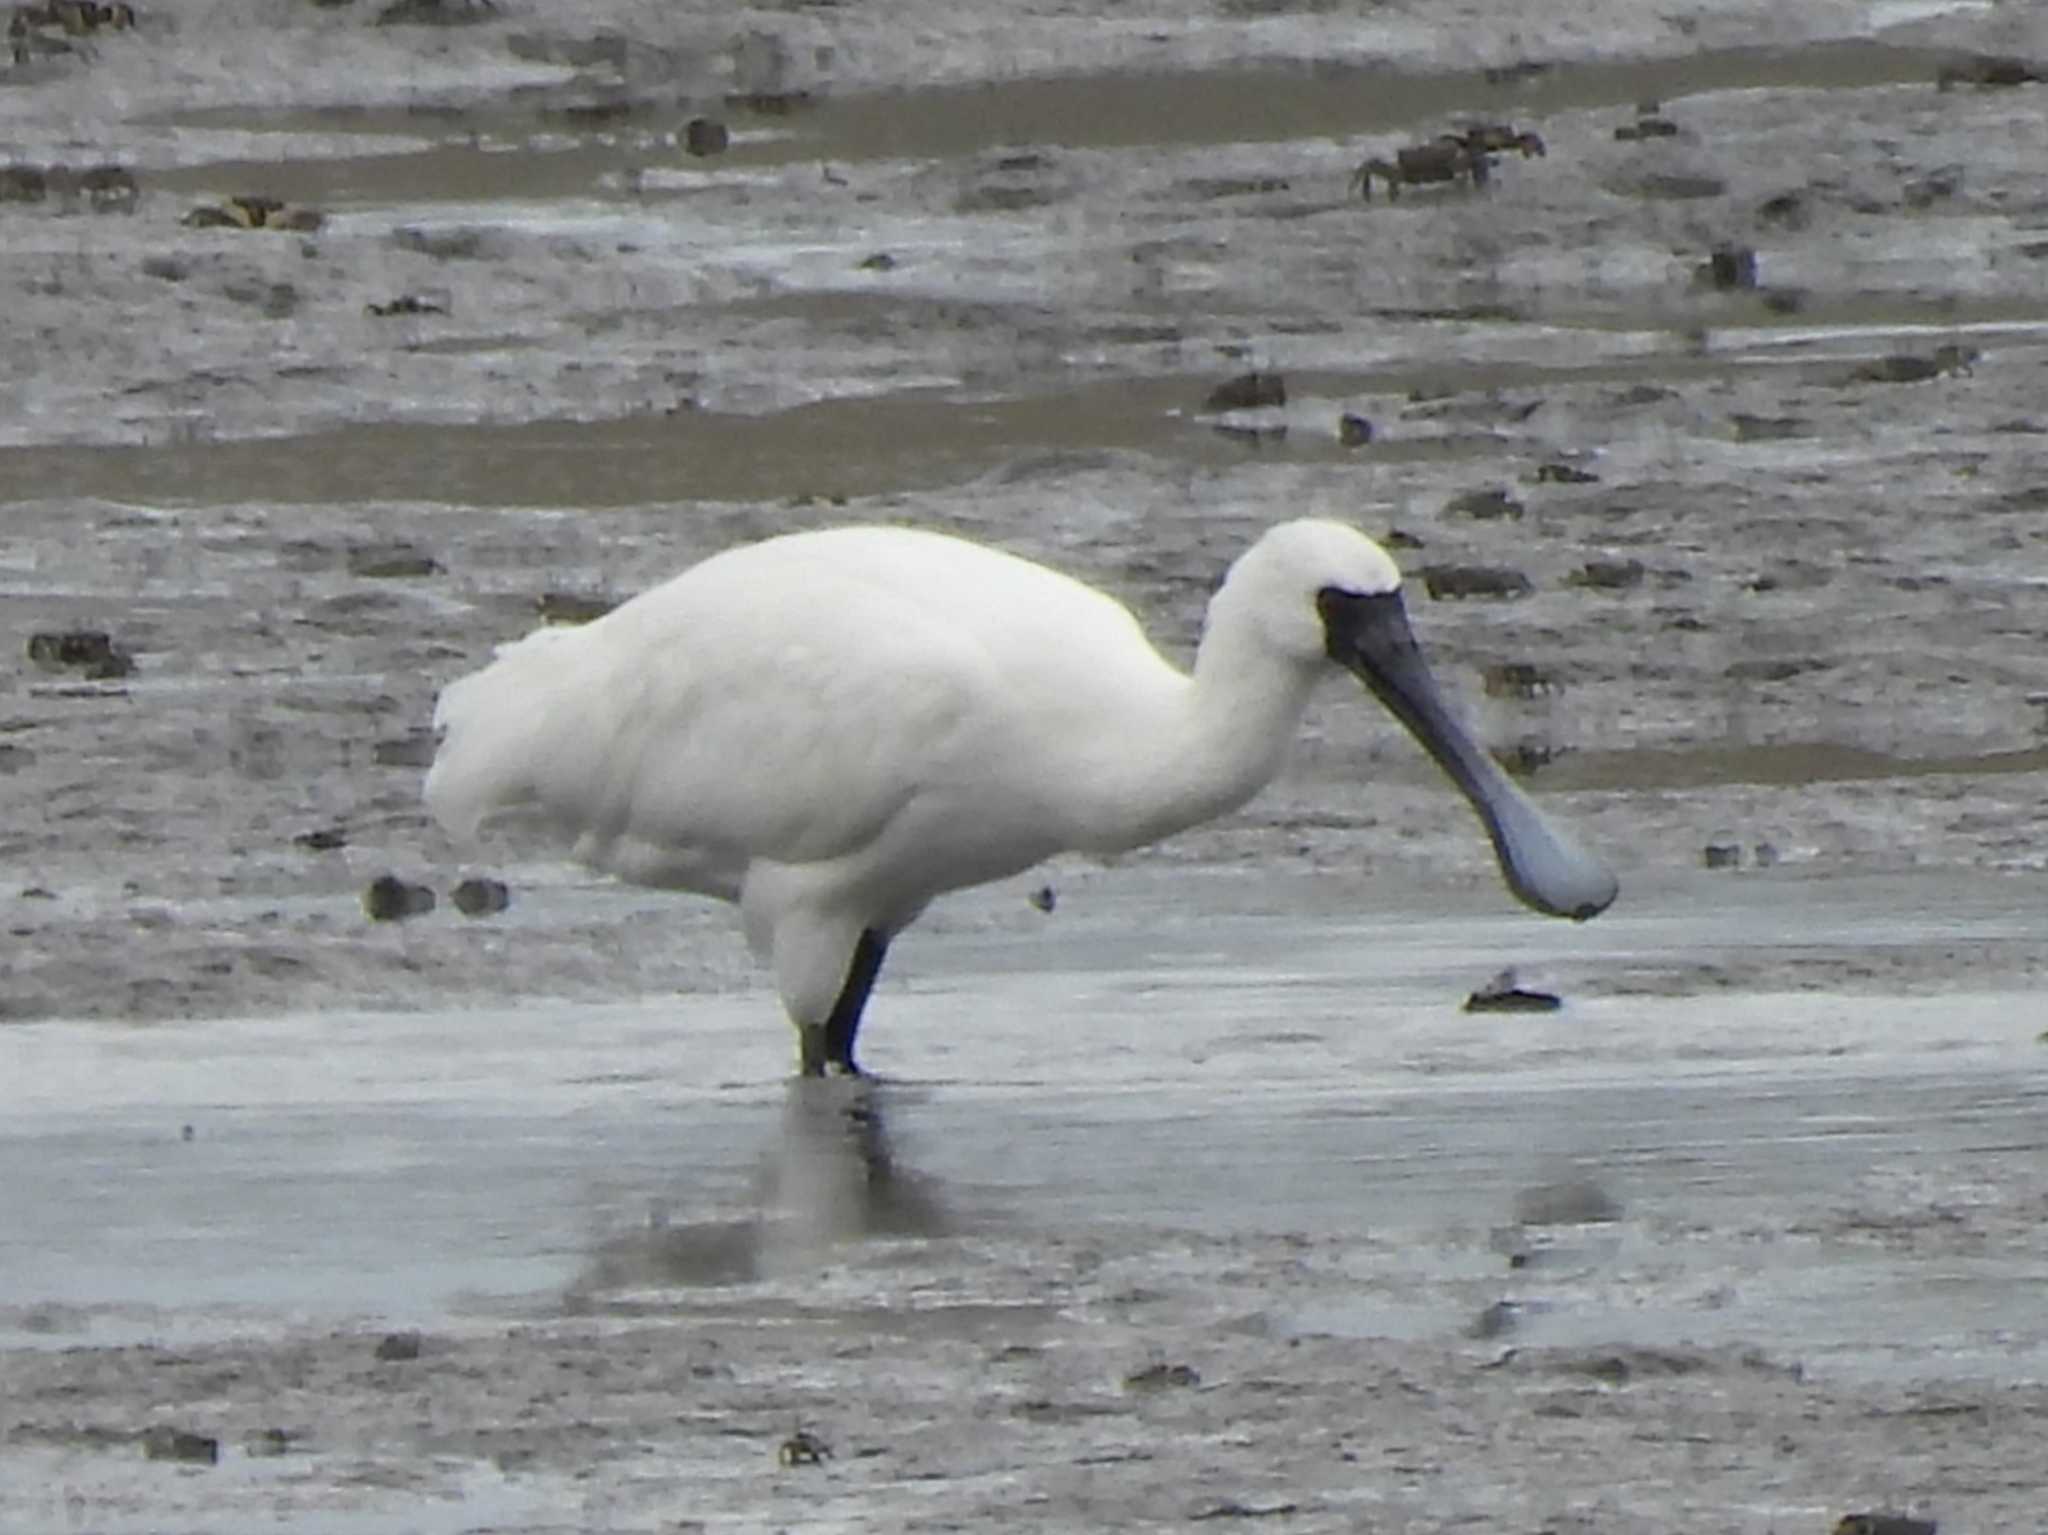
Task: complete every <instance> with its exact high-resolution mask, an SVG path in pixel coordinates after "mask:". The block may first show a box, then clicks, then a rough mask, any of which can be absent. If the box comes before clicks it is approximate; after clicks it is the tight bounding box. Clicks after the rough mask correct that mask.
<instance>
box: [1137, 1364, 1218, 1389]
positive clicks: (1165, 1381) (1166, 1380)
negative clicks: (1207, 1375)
mask: <svg viewBox="0 0 2048 1535" xmlns="http://www.w3.org/2000/svg"><path fill="white" fill-rule="evenodd" d="M1201 1383H1202V1377H1201V1376H1200V1375H1199V1374H1198V1373H1196V1371H1195V1369H1194V1367H1193V1366H1192V1365H1185V1364H1148V1365H1147V1366H1145V1368H1144V1369H1142V1370H1133V1371H1132V1372H1131V1373H1130V1374H1129V1375H1126V1376H1125V1377H1124V1390H1126V1391H1167V1390H1172V1389H1174V1388H1176V1387H1192V1386H1199V1385H1201Z"/></svg>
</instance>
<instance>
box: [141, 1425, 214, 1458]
mask: <svg viewBox="0 0 2048 1535" xmlns="http://www.w3.org/2000/svg"><path fill="white" fill-rule="evenodd" d="M142 1453H143V1454H144V1455H146V1456H148V1457H149V1458H150V1459H151V1460H182V1461H187V1462H190V1463H191V1464H193V1465H198V1466H217V1465H219V1464H220V1441H219V1440H218V1439H215V1438H213V1437H212V1436H211V1435H208V1434H192V1433H187V1432H186V1431H185V1430H184V1429H182V1428H171V1427H169V1426H168V1425H165V1424H159V1425H157V1426H156V1427H154V1428H146V1429H144V1430H143V1431H142Z"/></svg>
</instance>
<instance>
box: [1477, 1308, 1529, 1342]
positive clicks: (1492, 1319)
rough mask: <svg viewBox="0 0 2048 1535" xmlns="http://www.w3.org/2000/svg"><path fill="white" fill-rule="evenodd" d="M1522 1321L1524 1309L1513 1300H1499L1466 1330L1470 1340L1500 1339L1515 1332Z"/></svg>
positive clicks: (1481, 1313)
mask: <svg viewBox="0 0 2048 1535" xmlns="http://www.w3.org/2000/svg"><path fill="white" fill-rule="evenodd" d="M1521 1319H1522V1308H1521V1307H1520V1306H1518V1305H1516V1304H1515V1303H1514V1302H1513V1301H1511V1300H1497V1301H1495V1302H1494V1303H1493V1304H1492V1305H1491V1306H1488V1307H1487V1308H1486V1309H1485V1310H1484V1311H1482V1312H1480V1313H1479V1315H1478V1316H1476V1317H1474V1318H1473V1319H1472V1322H1471V1325H1470V1326H1468V1327H1467V1328H1466V1329H1465V1336H1466V1337H1468V1338H1479V1339H1486V1338H1499V1337H1503V1336H1505V1335H1506V1334H1508V1333H1511V1332H1513V1331H1514V1330H1515V1327H1516V1325H1517V1324H1518V1323H1519V1322H1520V1321H1521Z"/></svg>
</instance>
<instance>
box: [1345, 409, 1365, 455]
mask: <svg viewBox="0 0 2048 1535" xmlns="http://www.w3.org/2000/svg"><path fill="white" fill-rule="evenodd" d="M1337 441H1338V442H1340V443H1342V444H1343V445H1344V446H1345V447H1347V448H1362V447H1364V446H1365V445H1366V444H1367V443H1369V442H1371V441H1372V423H1371V422H1370V421H1368V420H1366V418H1365V417H1363V416H1360V415H1355V414H1353V413H1352V412H1350V411H1348V410H1347V411H1346V412H1345V413H1344V414H1343V415H1341V416H1339V417H1338V418H1337Z"/></svg>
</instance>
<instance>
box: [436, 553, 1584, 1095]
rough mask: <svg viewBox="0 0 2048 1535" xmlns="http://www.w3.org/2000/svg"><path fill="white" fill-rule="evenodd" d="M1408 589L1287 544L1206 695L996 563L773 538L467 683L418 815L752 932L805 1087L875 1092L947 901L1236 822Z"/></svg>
mask: <svg viewBox="0 0 2048 1535" xmlns="http://www.w3.org/2000/svg"><path fill="white" fill-rule="evenodd" d="M1399 580H1400V578H1399V573H1398V571H1397V570H1396V568H1395V566H1394V564H1393V562H1392V561H1391V560H1390V559H1389V558H1388V557H1387V555H1386V554H1385V552H1384V551H1383V550H1381V549H1380V547H1379V546H1378V545H1377V544H1375V543H1373V542H1372V541H1371V540H1370V539H1367V538H1366V537H1364V536H1363V535H1362V534H1360V533H1358V532H1356V531H1354V530H1352V529H1350V528H1347V527H1344V526H1342V525H1341V524H1336V523H1329V522H1310V521H1304V522H1292V523H1286V524H1283V525H1281V526H1279V527H1277V528H1274V529H1273V530H1271V531H1270V532H1268V533H1267V534H1266V535H1265V536H1264V537H1263V538H1261V539H1260V540H1259V541H1258V542H1257V543H1255V544H1254V545H1253V546H1252V548H1251V549H1250V550H1249V551H1247V552H1246V554H1245V555H1244V556H1243V557H1241V558H1240V559H1239V560H1238V561H1237V563H1236V564H1235V565H1234V566H1232V568H1231V571H1230V573H1229V576H1228V578H1227V579H1226V580H1225V582H1224V584H1223V586H1222V587H1221V588H1220V589H1219V591H1218V592H1217V594H1216V596H1215V597H1214V599H1213V600H1212V601H1211V604H1210V608H1209V615H1208V622H1207V625H1206V627H1205V630H1204V634H1203V638H1202V641H1201V644H1200V647H1199V649H1198V651H1197V655H1196V659H1195V665H1194V668H1193V671H1192V673H1191V674H1190V673H1185V672H1182V671H1181V670H1179V669H1178V668H1176V667H1175V666H1173V665H1172V664H1170V663H1169V662H1168V661H1166V660H1165V659H1164V658H1163V657H1162V656H1161V655H1160V654H1159V653H1158V651H1157V650H1155V649H1154V648H1153V646H1152V645H1151V643H1150V642H1149V641H1148V640H1147V639H1146V638H1145V635H1144V632H1143V630H1142V629H1141V628H1140V627H1139V625H1138V623H1137V621H1136V620H1135V619H1134V618H1133V617H1132V616H1131V614H1130V612H1129V611H1128V610H1127V609H1126V608H1124V607H1123V606H1122V605H1121V604H1119V603H1117V602H1115V601H1114V600H1112V599H1111V598H1109V597H1107V596H1105V595H1104V594H1102V593H1101V592H1098V591H1096V590H1094V589H1093V588H1091V587H1088V586H1085V585H1083V584H1081V583H1080V582H1077V581H1074V580H1072V579H1070V578H1068V577H1066V576H1063V575H1060V574H1058V573H1057V572H1055V571H1052V570H1049V569H1047V568H1045V567H1043V566H1040V565H1036V564H1033V563H1031V562H1029V561H1026V560H1022V559H1018V558H1016V557H1014V556H1011V555H1007V554H1003V553H1001V552H999V551H996V550H993V549H990V548H987V547H984V546H982V545H978V544H974V543H970V542H968V541H966V540H963V539H959V538H954V537H950V536H947V535H944V534H939V533H930V532H920V531H914V530H910V529H902V528H884V527H857V528H840V529H833V530H828V531H824V532H816V533H800V534H792V535H788V536H785V537H781V538H774V539H769V540H767V541H765V542H762V543H758V544H752V545H748V546H745V547H741V548H737V549H731V550H728V551H726V552H724V553H722V554H718V555H715V556H713V557H712V558H710V559H707V560H705V561H704V562H703V563H701V564H699V565H696V566H693V567H692V568H690V569H688V570H686V571H684V572H683V573H682V574H681V575H679V576H677V577H675V578H674V579H673V580H671V581H669V582H667V583H665V584H663V585H661V586H658V587H656V588H654V589H653V590H651V591H648V592H645V593H643V594H642V595H640V596H639V597H637V598H635V599H633V600H632V601H630V602H627V603H625V604H623V605H621V606H620V607H618V608H616V609H614V610H613V611H612V612H610V613H608V614H606V615H605V616H604V617H602V618H600V619H598V620H597V621H596V622H594V623H591V624H589V625H587V626H584V627H582V628H552V629H543V630H540V631H538V632H536V633H534V634H532V635H529V636H528V637H527V638H525V639H523V640H519V641H517V642H515V643H513V644H510V645H506V646H504V647H502V648H501V649H500V650H499V652H498V654H497V658H496V659H495V660H494V661H493V662H492V663H491V664H490V665H489V666H487V667H485V668H484V669H483V670H481V671H479V672H476V673H473V674H472V675H470V676H467V677H464V678H462V679H460V680H459V681H456V682H454V683H452V684H450V685H449V686H448V688H447V689H446V690H445V691H444V692H443V693H442V695H441V700H440V704H439V706H438V708H437V709H436V711H435V723H436V724H437V725H438V726H439V727H440V729H441V731H442V740H441V746H440V750H439V753H438V755H437V756H436V759H435V762H434V766H433V769H432V771H431V772H430V773H429V774H428V778H427V785H426V797H427V801H428V804H429V806H430V807H431V809H432V811H433V813H434V815H435V816H436V818H437V819H439V820H440V821H441V822H442V824H443V825H445V826H446V827H447V828H448V829H449V830H450V831H451V832H454V833H456V834H458V835H462V836H468V835H471V834H474V833H475V832H476V831H477V830H478V828H479V826H480V825H482V824H483V823H485V822H487V821H488V820H490V819H491V818H493V817H494V816H497V815H500V814H503V813H507V812H515V813H520V814H522V815H525V816H528V817H532V818H537V819H538V820H539V821H541V822H542V823H544V824H545V825H546V826H548V827H549V828H551V829H552V830H553V831H554V832H556V833H557V834H558V835H559V836H560V837H561V838H562V839H563V840H565V841H566V842H567V844H568V845H569V846H570V848H571V850H572V851H573V854H574V856H575V857H577V858H578V859H580V860H582V861H583V862H585V863H587V864H589V865H590V866H592V867H594V868H597V869H602V870H606V871H608V872H610V873H613V874H615V875H618V876H619V877H621V878H623V879H627V880H631V881H635V882H638V883H641V884H648V885H656V886H662V887H667V888H673V889H679V890H686V891H694V892H696V893H698V894H702V895H707V896H713V897H716V898H718V899H721V900H727V901H735V902H737V903H738V904H739V905H740V908H741V911H742V913H743V916H744V920H745V924H746V930H747V935H748V939H749V941H750V942H751V943H752V944H753V946H754V948H755V950H756V952H757V953H760V954H761V955H763V956H764V957H765V958H766V959H767V960H768V961H769V962H770V963H771V964H772V965H773V968H774V971H775V977H776V982H777V985H778V987H779V989H780V991H781V994H782V1000H783V1003H784V1006H785V1007H786V1008H787V1010H788V1012H789V1016H790V1019H791V1021H792V1022H793V1023H794V1024H795V1025H796V1026H797V1028H798V1031H799V1038H800V1043H801V1047H802V1060H803V1064H804V1067H805V1069H806V1070H807V1071H812V1072H816V1071H821V1070H823V1069H824V1067H825V1066H826V1065H828V1064H835V1065H838V1066H840V1067H843V1068H844V1069H847V1070H853V1069H855V1068H854V1064H853V1040H854V1035H855V1033H856V1031H857V1030H858V1027H859V1022H860V1013H861V1009H862V1007H863V1005H864V1004H865V1001H866V997H867V992H868V989H869V987H870V986H871V985H872V983H873V980H874V974H875V972H876V971H877V970H878V969H879V967H880V964H881V959H882V954H883V952H884V951H885V950H886V947H887V944H888V942H889V940H890V939H891V938H893V937H894V936H895V935H896V934H897V933H899V932H901V931H902V930H903V929H904V928H905V927H906V926H908V925H909V924H910V923H911V922H912V921H914V920H915V919H916V917H917V916H918V914H919V913H920V912H921V911H922V910H923V909H924V907H925V905H926V904H927V903H928V902H930V901H931V900H932V898H933V897H935V896H937V895H940V894H942V893H944V892H945V891H948V890H955V889H959V888H961V887H963V886H967V885H973V884H979V883H981V882H983V881H986V880H991V879H997V878H1001V877H1003V876H1006V875H1010V874H1015V873H1018V872H1020V871H1022V870H1024V869H1027V868H1029V867H1030V866H1031V865H1033V864H1035V863H1037V862H1039V861H1041V860H1042V859H1044V858H1047V857H1049V856H1051V855H1052V854H1054V853H1057V852H1062V851H1069V850H1072V851H1082V852H1095V853H1111V852H1117V851H1121V850H1124V849H1127V848H1131V847H1136V846H1139V845H1141V844H1144V843H1147V842H1151V841H1154V840H1156V839H1158V838H1160V837H1164V836H1167V835H1169V834H1170V833H1172V832H1175V831H1178V830H1181V829H1183V828H1185V827H1187V826H1191V825H1194V824H1196V823H1198V822H1200V821H1204V820H1207V819H1209V818H1210V817H1212V816H1215V815H1218V814H1221V813H1222V812H1224V811H1227V810H1229V809H1232V808H1234V807H1235V806H1237V805H1240V804H1242V803H1243V802H1244V801H1245V800H1247V799H1249V798H1250V797H1251V796H1252V795H1253V794H1254V793H1256V792H1257V790H1258V789H1259V788H1260V787H1261V786H1262V785H1263V784H1265V783H1266V782H1267V781H1268V780H1270V779H1271V778H1272V776H1273V775H1274V773H1275V772H1277V771H1278V769H1279V767H1280V764H1281V762H1282V761H1283V759H1284V757H1285V754H1286V751H1287V749H1288V746H1289V744H1290V743H1291V741H1292V739H1293V737H1294V735H1295V733H1296V728H1297V726H1298V723H1299V720H1300V717H1301V714H1302V711H1303V709H1304V707H1305V706H1306V703H1307V700H1308V697H1309V693H1310V691H1311V690H1312V688H1313V687H1314V685H1315V684H1316V682H1317V681H1318V680H1319V679H1320V678H1321V677H1322V676H1323V675H1324V674H1325V673H1326V672H1328V671H1329V670H1330V669H1331V667H1332V664H1333V661H1341V662H1342V663H1343V664H1345V665H1348V666H1350V667H1352V669H1354V670H1359V669H1360V663H1359V661H1358V660H1357V658H1356V657H1355V656H1353V655H1352V654H1350V653H1349V652H1346V651H1344V645H1345V644H1346V643H1348V642H1347V641H1346V640H1345V639H1344V637H1343V636H1342V635H1340V634H1338V633H1337V632H1336V630H1337V629H1343V628H1347V627H1352V625H1351V624H1350V620H1348V619H1337V620H1333V618H1332V613H1333V611H1335V609H1334V608H1333V604H1334V605H1336V607H1342V608H1343V609H1344V610H1345V611H1346V612H1350V611H1353V610H1356V611H1357V612H1359V613H1364V612H1367V611H1368V610H1369V611H1370V612H1372V613H1373V614H1376V615H1379V617H1381V618H1384V617H1385V616H1386V614H1387V613H1388V611H1389V610H1391V612H1392V614H1393V616H1394V618H1395V619H1397V620H1398V619H1399V596H1398V587H1399ZM1366 599H1373V600H1371V601H1367V600H1366ZM1333 622H1334V623H1335V626H1336V627H1335V628H1333ZM1367 627H1373V626H1372V625H1367ZM1398 628H1399V636H1398V637H1397V639H1396V641H1395V647H1396V649H1399V648H1400V641H1401V640H1405V638H1406V634H1407V631H1406V626H1405V620H1399V623H1398ZM1407 650H1408V652H1409V653H1410V656H1411V658H1412V659H1413V661H1414V666H1415V668H1416V669H1417V670H1418V671H1419V669H1420V661H1419V657H1412V651H1413V645H1412V641H1407ZM1361 674H1362V675H1363V674H1364V673H1361ZM1420 675H1421V676H1422V677H1423V679H1424V682H1425V683H1426V681H1427V674H1426V672H1422V673H1420ZM1367 680H1368V682H1373V679H1372V678H1371V677H1368V678H1367ZM1373 685H1374V690H1375V691H1376V692H1380V693H1381V696H1382V697H1383V698H1387V697H1388V695H1387V693H1386V692H1385V691H1384V690H1383V689H1382V688H1381V686H1380V685H1379V684H1378V683H1376V682H1374V683H1373ZM1389 702H1390V704H1392V703H1395V700H1393V699H1391V698H1390V699H1389ZM1396 712H1397V713H1402V714H1403V717H1404V719H1405V720H1406V722H1407V723H1408V724H1409V725H1410V728H1411V729H1415V730H1416V731H1417V734H1418V735H1419V736H1421V737H1422V738H1423V740H1424V742H1425V744H1426V745H1429V746H1430V748H1431V750H1432V751H1433V752H1435V753H1436V754H1437V755H1438V758H1439V760H1440V761H1444V762H1445V765H1446V766H1447V768H1450V769H1451V770H1452V772H1453V775H1454V776H1455V777H1459V778H1460V779H1461V787H1464V788H1465V789H1466V792H1467V793H1468V794H1469V795H1472V796H1473V797H1474V803H1475V805H1476V806H1478V807H1479V808H1480V810H1481V814H1482V816H1483V817H1486V818H1487V820H1488V825H1489V829H1490V830H1491V831H1493V833H1494V836H1495V842H1496V845H1497V847H1499V848H1500V851H1501V856H1502V862H1503V867H1504V868H1505V869H1506V870H1507V873H1508V878H1509V882H1510V884H1511V885H1514V886H1515V888H1516V889H1517V891H1518V893H1521V894H1522V895H1523V896H1524V898H1525V899H1529V900H1531V901H1532V903H1533V904H1537V905H1539V906H1540V907H1543V908H1544V909H1546V910H1555V911H1559V912H1562V913H1564V914H1568V915H1578V916H1583V915H1590V914H1591V913H1592V911H1594V910H1597V909H1598V908H1600V907H1602V906H1604V905H1606V903H1607V901H1609V900H1611V899H1612V897H1613V881H1612V878H1611V876H1608V875H1607V874H1606V872H1605V870H1604V869H1601V868H1599V866H1598V865H1597V864H1596V863H1594V862H1593V861H1592V860H1590V859H1589V858H1588V857H1587V855H1585V854H1583V853H1581V852H1580V851H1579V850H1578V849H1576V848H1574V847H1571V846H1570V845H1568V844H1565V843H1562V842H1559V841H1557V840H1556V839H1555V838H1554V837H1552V836H1551V834H1550V833H1549V831H1548V828H1547V827H1545V826H1544V825H1543V823H1542V822H1541V819H1540V817H1538V816H1537V815H1536V812H1535V811H1534V809H1533V807H1530V806H1529V805H1528V804H1527V802H1526V801H1525V800H1522V799H1521V797H1520V795H1519V794H1518V793H1517V792H1516V791H1515V790H1514V789H1513V788H1512V786H1511V785H1509V784H1508V783H1507V781H1506V780H1505V779H1504V778H1502V777H1501V776H1500V775H1499V774H1498V772H1497V771H1496V770H1494V769H1493V768H1492V763H1491V761H1490V760H1489V759H1486V758H1485V756H1484V753H1482V752H1478V750H1477V748H1476V747H1472V746H1471V744H1470V742H1469V739H1464V740H1461V741H1456V742H1453V743H1452V745H1451V747H1446V746H1444V744H1443V743H1442V742H1441V741H1438V740H1432V739H1431V733H1433V732H1436V731H1439V730H1440V729H1441V728H1443V726H1444V723H1445V722H1446V721H1449V719H1450V717H1449V716H1448V715H1447V714H1445V713H1443V711H1442V710H1441V709H1440V707H1433V708H1432V709H1429V710H1425V714H1426V715H1427V716H1428V717H1427V718H1426V719H1425V720H1424V722H1423V723H1421V724H1418V723H1417V721H1416V719H1414V718H1410V717H1409V716H1408V714H1407V713H1405V712H1404V711H1403V710H1402V709H1401V708H1400V707H1399V706H1398V705H1396ZM1450 728H1451V729H1452V730H1453V731H1454V732H1455V731H1456V728H1457V727H1456V726H1455V722H1454V721H1452V722H1450ZM1446 750H1460V751H1462V756H1456V757H1453V758H1449V759H1447V758H1446V756H1445V751H1446ZM1472 758H1476V759H1478V761H1479V762H1480V763H1482V764H1483V766H1480V767H1477V768H1476V769H1474V771H1476V772H1478V773H1479V775H1480V781H1479V782H1478V783H1476V784H1475V783H1471V782H1465V781H1464V779H1465V778H1466V777H1468V776H1469V775H1468V774H1466V773H1465V772H1464V771H1463V770H1462V769H1461V767H1460V765H1459V764H1460V763H1461V762H1465V761H1469V760H1470V759H1472ZM1500 795H1505V796H1507V797H1508V798H1507V799H1506V800H1504V801H1503V800H1499V799H1498V796H1500ZM1496 812H1498V813H1496ZM1503 818H1504V819H1503ZM1504 839H1505V840H1504ZM1546 839H1548V840H1547V841H1546ZM1524 844H1527V845H1526V846H1525V845H1524ZM1552 886H1556V887H1557V888H1556V889H1552V888H1551V887H1552Z"/></svg>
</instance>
